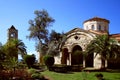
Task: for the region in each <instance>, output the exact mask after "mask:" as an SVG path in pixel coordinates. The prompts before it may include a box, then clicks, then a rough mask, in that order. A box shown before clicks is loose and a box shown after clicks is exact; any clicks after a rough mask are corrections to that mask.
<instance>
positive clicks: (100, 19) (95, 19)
mask: <svg viewBox="0 0 120 80" xmlns="http://www.w3.org/2000/svg"><path fill="white" fill-rule="evenodd" d="M88 21H105V22H107V23H110V21H109V20H107V19H104V18H99V17H93V18H91V19H88V20H86V21H84V22H83V23H85V22H88Z"/></svg>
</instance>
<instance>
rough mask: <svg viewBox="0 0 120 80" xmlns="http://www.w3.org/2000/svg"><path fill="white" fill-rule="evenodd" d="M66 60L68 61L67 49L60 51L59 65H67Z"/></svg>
mask: <svg viewBox="0 0 120 80" xmlns="http://www.w3.org/2000/svg"><path fill="white" fill-rule="evenodd" d="M68 59H69V52H68V48H63V49H62V59H61V64H67V60H68Z"/></svg>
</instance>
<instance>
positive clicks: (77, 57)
mask: <svg viewBox="0 0 120 80" xmlns="http://www.w3.org/2000/svg"><path fill="white" fill-rule="evenodd" d="M81 64H83V54H82V48H81V47H80V46H79V45H75V46H74V47H73V49H72V53H71V65H81Z"/></svg>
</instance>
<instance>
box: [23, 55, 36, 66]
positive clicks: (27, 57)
mask: <svg viewBox="0 0 120 80" xmlns="http://www.w3.org/2000/svg"><path fill="white" fill-rule="evenodd" d="M24 61H25V63H26V64H27V66H28V68H31V67H32V66H33V64H34V63H35V56H34V55H25V56H24Z"/></svg>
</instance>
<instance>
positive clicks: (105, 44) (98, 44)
mask: <svg viewBox="0 0 120 80" xmlns="http://www.w3.org/2000/svg"><path fill="white" fill-rule="evenodd" d="M118 47H119V45H117V41H116V40H115V39H111V38H110V37H109V36H108V35H99V36H97V37H96V38H95V39H94V40H92V41H91V42H90V44H89V45H88V46H87V48H86V53H87V54H92V53H94V52H95V53H96V55H98V54H99V55H101V63H102V65H101V69H103V68H105V60H106V59H110V58H113V57H114V58H115V57H116V56H117V54H118V51H119V50H118ZM113 49H114V50H113Z"/></svg>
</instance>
